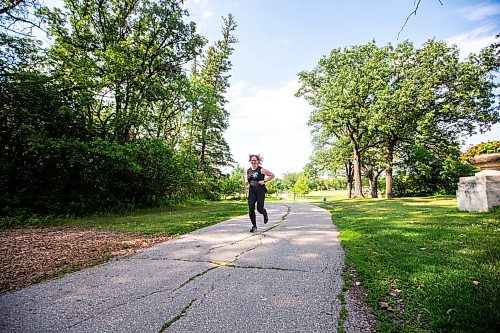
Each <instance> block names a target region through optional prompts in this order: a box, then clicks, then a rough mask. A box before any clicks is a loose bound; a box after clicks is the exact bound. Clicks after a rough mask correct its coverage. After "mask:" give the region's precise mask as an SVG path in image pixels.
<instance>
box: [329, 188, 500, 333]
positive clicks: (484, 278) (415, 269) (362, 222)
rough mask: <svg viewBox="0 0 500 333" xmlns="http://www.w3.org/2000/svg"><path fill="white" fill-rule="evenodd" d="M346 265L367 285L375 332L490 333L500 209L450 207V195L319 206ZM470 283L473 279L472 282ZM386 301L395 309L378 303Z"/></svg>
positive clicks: (498, 292)
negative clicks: (326, 214) (377, 323)
mask: <svg viewBox="0 0 500 333" xmlns="http://www.w3.org/2000/svg"><path fill="white" fill-rule="evenodd" d="M323 206H324V207H325V208H327V209H330V211H331V212H332V218H333V220H334V221H335V225H337V226H338V227H339V229H340V240H341V242H342V246H343V248H344V249H345V254H346V263H347V265H352V266H354V268H355V269H356V271H357V273H358V276H359V278H360V280H361V283H362V284H363V286H365V287H366V288H367V289H368V297H367V300H368V302H369V303H370V304H371V305H372V307H373V309H374V313H375V315H376V316H377V317H378V318H379V319H380V320H381V321H382V323H381V326H380V327H378V331H381V332H495V328H498V327H497V326H496V325H498V311H499V309H500V256H499V254H500V239H499V237H500V236H499V234H498V232H497V231H496V230H498V229H499V228H500V222H499V221H500V215H499V213H500V211H499V210H498V209H497V210H493V211H491V212H489V213H480V214H478V213H468V212H459V211H458V210H457V208H456V207H457V202H456V199H454V198H445V197H439V198H412V199H409V198H407V199H393V200H364V199H361V200H356V201H352V200H340V199H337V200H335V201H333V203H332V204H324V205H323ZM474 281H477V282H479V284H477V285H476V284H475V283H474ZM380 301H385V302H388V303H389V304H390V305H391V306H393V307H394V308H395V312H392V313H391V312H387V311H384V310H382V309H381V308H380V305H379V302H380Z"/></svg>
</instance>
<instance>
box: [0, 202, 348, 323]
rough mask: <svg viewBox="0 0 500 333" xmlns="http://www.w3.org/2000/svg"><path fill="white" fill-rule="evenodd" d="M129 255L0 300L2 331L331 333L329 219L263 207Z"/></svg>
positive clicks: (333, 234) (333, 292) (319, 213)
mask: <svg viewBox="0 0 500 333" xmlns="http://www.w3.org/2000/svg"><path fill="white" fill-rule="evenodd" d="M266 208H267V210H268V212H269V217H270V221H269V223H268V224H267V225H264V224H263V222H262V216H261V215H259V214H258V216H257V217H258V228H259V229H258V231H257V232H256V233H255V234H251V233H249V229H250V227H251V224H250V221H249V219H248V217H247V216H242V217H238V218H235V219H232V220H229V221H226V222H222V223H219V224H217V225H214V226H211V227H208V228H204V229H201V230H197V231H196V232H193V233H190V234H187V235H184V236H182V237H180V238H178V239H175V240H172V241H169V242H165V243H162V244H158V245H156V246H154V247H152V248H150V249H147V250H144V251H141V252H139V253H137V254H135V255H133V256H129V257H126V258H122V259H119V260H114V261H111V262H109V263H106V264H103V265H100V266H97V267H94V268H90V269H86V270H83V271H80V272H76V273H72V274H68V275H66V276H65V277H64V278H61V279H57V280H52V281H47V282H44V283H40V284H36V285H33V286H30V287H28V288H25V289H22V290H19V291H16V292H11V293H7V294H4V295H2V296H0V332H23V333H28V332H80V333H81V332H92V333H94V332H114V333H117V332H217V333H220V332H232V333H234V332H336V331H337V329H338V319H339V315H340V309H341V304H340V300H339V299H338V294H339V292H340V291H341V288H342V283H343V282H342V277H341V272H342V265H343V251H342V248H341V246H340V244H339V241H338V238H337V235H338V233H337V230H336V228H335V226H334V225H333V224H332V221H331V216H330V213H329V212H328V211H326V210H324V209H321V208H318V207H316V206H312V205H306V204H287V203H272V202H269V203H266Z"/></svg>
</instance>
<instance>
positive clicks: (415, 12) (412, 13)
mask: <svg viewBox="0 0 500 333" xmlns="http://www.w3.org/2000/svg"><path fill="white" fill-rule="evenodd" d="M421 1H422V0H415V1H414V2H413V3H414V4H415V9H414V10H413V11H412V12H411V13H410V15H408V17H407V18H406V20H405V23H404V24H403V26H402V27H401V30H399V32H398V39H399V35H400V34H401V32H403V29H404V28H405V27H406V24H407V23H408V21H409V20H410V17H411V16H412V15H415V16H416V15H417V11H418V6H420V2H421ZM438 1H439V3H440V4H441V6H443V2H442V1H441V0H438Z"/></svg>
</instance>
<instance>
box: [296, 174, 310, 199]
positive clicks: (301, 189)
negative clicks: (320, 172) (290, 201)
mask: <svg viewBox="0 0 500 333" xmlns="http://www.w3.org/2000/svg"><path fill="white" fill-rule="evenodd" d="M292 193H293V194H294V195H295V194H298V195H306V194H307V193H309V178H307V176H306V175H304V174H301V175H300V176H299V177H298V178H297V181H296V182H295V184H294V185H293V187H292Z"/></svg>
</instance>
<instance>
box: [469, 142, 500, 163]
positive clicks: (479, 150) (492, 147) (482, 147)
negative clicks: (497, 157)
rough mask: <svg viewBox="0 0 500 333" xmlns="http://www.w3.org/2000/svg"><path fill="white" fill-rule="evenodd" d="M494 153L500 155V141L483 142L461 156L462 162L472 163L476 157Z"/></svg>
mask: <svg viewBox="0 0 500 333" xmlns="http://www.w3.org/2000/svg"><path fill="white" fill-rule="evenodd" d="M493 153H500V141H488V142H481V143H479V144H477V145H475V146H472V147H470V148H469V149H467V151H466V152H465V153H463V154H462V155H460V160H461V161H463V162H472V161H473V159H474V156H476V155H484V154H493Z"/></svg>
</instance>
